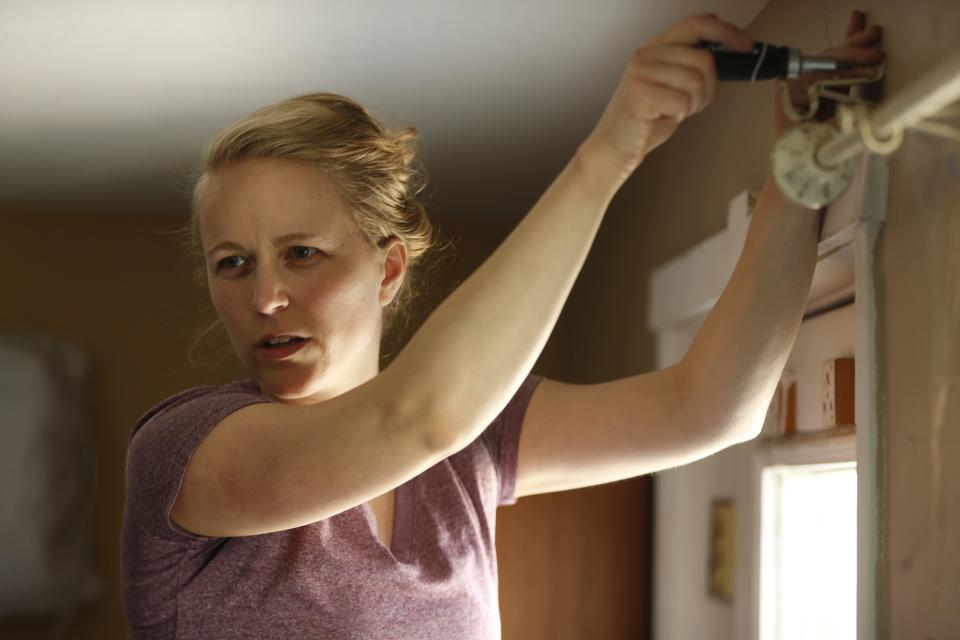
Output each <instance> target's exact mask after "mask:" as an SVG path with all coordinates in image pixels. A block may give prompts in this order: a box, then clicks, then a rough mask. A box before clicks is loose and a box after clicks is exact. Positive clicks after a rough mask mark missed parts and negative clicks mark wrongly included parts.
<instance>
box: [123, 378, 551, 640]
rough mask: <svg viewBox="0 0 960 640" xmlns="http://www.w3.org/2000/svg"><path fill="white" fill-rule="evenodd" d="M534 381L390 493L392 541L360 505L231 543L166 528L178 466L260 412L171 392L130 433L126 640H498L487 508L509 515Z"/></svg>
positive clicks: (196, 392) (232, 394) (248, 394)
mask: <svg viewBox="0 0 960 640" xmlns="http://www.w3.org/2000/svg"><path fill="white" fill-rule="evenodd" d="M539 381H540V377H538V376H535V375H533V374H531V375H529V376H528V377H527V379H526V380H525V381H524V383H523V384H522V385H521V387H520V389H519V390H518V391H517V393H516V394H515V395H514V397H513V398H512V399H511V401H510V403H509V404H508V405H507V407H506V408H505V409H504V411H503V412H502V413H501V414H500V415H499V416H498V417H497V418H496V419H495V420H494V421H493V422H492V423H491V424H490V426H489V427H487V429H486V430H485V431H484V432H483V433H482V434H481V435H480V436H479V437H478V438H477V439H476V440H474V442H473V443H471V444H470V445H468V446H467V447H466V448H464V449H463V450H461V451H459V452H457V453H456V454H454V455H452V456H450V457H448V458H447V459H446V460H444V461H442V462H440V463H438V464H436V465H434V466H433V467H431V468H430V469H428V470H426V471H424V472H423V473H422V474H420V475H419V476H417V477H415V478H413V479H411V480H409V481H408V482H406V483H405V484H403V485H401V486H399V487H397V489H396V508H395V516H394V530H393V541H392V544H391V548H389V549H388V548H387V547H385V546H384V545H383V544H382V543H381V542H380V539H379V538H378V537H377V534H376V518H375V517H374V515H373V512H372V511H371V510H370V508H369V507H367V506H366V505H360V506H357V507H354V508H352V509H349V510H347V511H344V512H343V513H339V514H337V515H335V516H332V517H330V518H325V519H323V520H320V521H318V522H315V523H312V524H309V525H305V526H302V527H297V528H295V529H288V530H286V531H278V532H274V533H269V534H263V535H255V536H244V537H237V538H212V537H206V536H198V535H194V534H192V533H189V532H187V531H185V530H183V529H181V528H180V527H178V526H177V525H176V524H175V523H174V522H173V521H171V520H170V509H171V508H172V507H173V502H174V500H175V499H176V495H177V492H178V491H179V488H180V483H181V481H182V479H183V475H184V472H185V470H186V467H187V463H188V462H189V460H190V457H191V456H192V455H193V453H194V451H196V449H197V447H198V446H199V444H200V442H201V441H202V440H203V439H204V438H205V437H206V435H207V434H208V433H209V432H210V431H211V430H212V429H213V427H214V426H216V424H217V423H219V422H220V421H221V420H222V419H223V418H224V417H226V416H227V415H229V414H230V413H231V412H233V411H236V410H238V409H240V408H241V407H245V406H247V405H250V404H253V403H258V402H269V401H270V400H269V398H267V397H266V396H264V395H263V394H262V393H261V392H260V390H259V387H258V386H257V383H256V382H255V381H254V380H253V379H249V380H238V381H234V382H231V383H228V384H225V385H221V386H207V387H197V388H194V389H189V390H187V391H183V392H181V393H179V394H177V395H175V396H173V397H171V398H169V399H167V400H165V401H163V402H161V403H160V404H158V405H157V406H155V407H154V408H152V409H151V410H150V411H148V412H147V413H146V414H144V416H143V417H141V418H140V420H138V421H137V423H136V425H135V426H134V427H133V429H132V431H131V434H130V440H129V443H128V450H127V463H126V504H125V508H124V514H123V531H122V542H121V565H122V580H123V604H124V609H125V612H126V616H127V622H128V625H129V630H130V638H131V640H146V639H150V640H153V639H158V640H159V639H163V640H173V639H174V638H176V639H178V640H187V639H193V638H197V639H203V640H216V639H219V638H230V639H231V640H242V639H247V638H250V639H253V638H256V639H257V640H265V639H273V638H277V639H280V638H283V639H286V640H297V639H307V638H309V639H311V640H314V639H331V640H332V639H336V640H353V639H356V640H360V639H362V640H377V639H387V638H389V639H390V640H400V639H405V638H417V639H421V640H432V639H436V640H457V639H460V638H463V639H467V638H469V639H470V640H480V639H490V640H493V639H495V638H500V611H499V605H498V599H497V559H496V549H495V546H494V529H495V522H496V508H497V506H498V505H509V504H513V503H515V502H516V497H515V495H514V487H515V481H516V464H517V447H518V444H519V439H520V427H521V424H522V421H523V415H524V413H525V412H526V408H527V404H528V403H529V400H530V397H531V395H532V394H533V391H534V389H535V387H536V385H537V384H538V382H539Z"/></svg>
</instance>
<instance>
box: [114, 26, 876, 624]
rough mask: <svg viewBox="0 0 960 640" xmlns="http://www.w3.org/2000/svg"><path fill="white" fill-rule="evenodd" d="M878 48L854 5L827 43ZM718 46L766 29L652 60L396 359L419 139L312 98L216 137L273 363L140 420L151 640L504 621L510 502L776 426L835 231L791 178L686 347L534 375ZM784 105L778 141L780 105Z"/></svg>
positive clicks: (140, 554) (214, 251) (202, 187)
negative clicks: (788, 366) (776, 403)
mask: <svg viewBox="0 0 960 640" xmlns="http://www.w3.org/2000/svg"><path fill="white" fill-rule="evenodd" d="M878 38H879V32H878V31H877V30H875V29H871V30H865V29H864V19H863V15H862V14H859V13H855V14H854V16H853V18H851V23H850V28H849V31H848V34H847V39H846V41H845V42H844V43H843V45H841V46H840V47H837V48H835V49H832V50H830V51H829V53H831V54H832V55H835V56H836V57H840V58H844V59H848V60H855V61H856V62H858V63H859V64H861V65H874V64H877V63H878V62H879V61H880V57H881V56H882V54H881V53H880V52H878V51H876V50H873V49H870V48H869V47H870V45H873V44H874V43H876V41H877V39H878ZM700 40H714V41H718V42H721V43H723V44H725V45H727V46H730V47H733V48H737V49H744V50H746V49H749V48H750V47H751V46H752V44H753V41H752V39H751V38H750V37H749V36H748V35H747V34H746V33H744V32H742V31H741V30H740V29H738V28H737V27H735V26H733V25H731V24H728V23H726V22H724V21H722V20H720V19H719V18H717V17H716V16H714V15H709V14H708V15H700V16H693V17H690V18H688V19H685V20H683V21H682V22H681V23H679V24H677V25H676V26H674V27H673V28H671V29H670V30H668V31H666V32H665V33H663V34H661V35H660V36H658V37H657V38H655V39H653V40H652V41H651V42H649V43H647V44H646V45H644V46H643V47H641V48H640V49H638V50H637V51H636V52H635V54H634V55H633V57H632V59H631V61H630V63H629V65H628V67H627V70H626V72H625V73H624V76H623V78H622V81H621V83H620V85H619V86H618V88H617V90H616V92H615V93H614V95H613V98H612V100H611V101H610V103H609V105H608V107H607V109H606V110H605V112H604V113H603V115H602V117H601V118H600V121H599V122H598V124H597V125H596V128H595V129H594V130H593V131H592V132H591V134H590V136H588V138H587V139H586V140H585V141H584V142H583V143H582V145H581V146H580V147H579V148H578V150H577V152H576V154H575V155H574V157H573V158H572V159H571V160H570V162H569V164H568V165H567V166H566V167H565V168H564V169H563V171H562V172H561V173H560V175H559V176H558V177H557V179H556V180H555V181H554V182H553V184H551V185H550V187H549V188H548V189H547V191H546V193H545V194H544V195H543V197H542V198H541V199H540V200H539V201H538V202H537V204H536V206H535V207H534V208H533V209H532V210H531V211H530V212H529V214H528V215H527V216H526V217H525V218H524V219H523V221H522V222H521V223H520V224H519V225H518V226H517V227H516V228H515V229H514V231H513V232H512V233H511V234H510V236H509V237H508V238H507V239H506V240H505V241H504V242H503V244H502V245H501V246H500V247H499V248H498V249H497V250H496V251H495V252H494V253H493V254H492V255H491V256H490V258H489V259H488V260H487V261H486V262H485V263H484V264H483V265H482V266H481V267H480V268H479V269H478V270H477V271H476V272H475V273H474V274H472V275H471V276H470V278H468V279H467V280H466V281H465V282H463V283H462V284H461V285H460V286H459V287H458V288H457V289H456V290H455V291H454V292H453V293H452V294H451V295H450V296H449V297H448V298H447V299H446V300H445V301H444V302H443V303H442V304H441V305H440V306H439V307H438V308H437V309H436V310H435V311H434V312H433V313H432V314H431V315H430V316H429V318H428V319H427V320H426V321H425V322H424V324H423V326H422V327H421V328H420V329H419V331H418V332H417V333H416V334H415V335H414V336H413V338H412V339H411V340H410V341H409V343H408V344H407V346H406V347H405V348H404V349H403V351H402V352H401V353H400V354H399V355H398V356H397V357H396V359H395V360H394V361H393V362H392V363H391V364H390V366H388V367H387V368H385V369H384V370H383V371H379V370H378V369H379V365H378V361H379V349H380V337H381V334H382V332H383V330H384V327H385V326H388V325H389V324H390V323H391V322H392V321H393V320H394V318H395V316H396V315H397V314H398V313H400V312H402V310H403V308H404V305H406V304H407V302H408V301H409V298H410V294H411V293H412V290H411V288H410V287H411V285H410V282H411V280H410V279H409V278H408V274H409V273H410V272H411V271H410V270H411V269H412V268H413V267H414V266H415V264H416V263H417V262H418V261H419V259H420V257H421V256H422V255H423V254H424V252H425V251H426V250H427V249H428V248H429V247H430V245H431V243H432V239H431V238H432V235H431V230H430V224H429V222H428V221H427V219H426V217H425V215H424V212H423V209H422V207H420V206H419V205H418V204H417V203H416V202H414V201H413V197H412V196H413V195H414V193H415V191H416V187H417V185H416V183H415V178H416V175H415V174H414V173H413V172H412V170H411V168H410V163H411V159H412V152H411V151H410V150H409V149H408V148H407V147H406V146H405V144H406V142H408V141H409V140H410V139H411V133H410V132H409V131H408V132H404V133H401V134H400V135H394V134H392V133H390V132H388V131H385V130H383V128H382V127H381V126H380V125H379V124H377V123H376V122H375V121H374V120H373V119H372V118H371V117H370V115H369V114H368V113H367V112H366V111H365V110H364V109H363V108H362V107H360V106H359V105H357V104H356V103H354V102H352V101H350V100H349V99H346V98H343V97H341V96H334V95H331V94H312V95H307V96H302V97H300V98H295V99H292V100H288V101H285V102H283V103H280V104H278V105H272V106H270V107H266V108H264V109H261V110H259V111H257V112H255V113H254V114H252V115H251V116H249V117H248V118H246V119H244V120H242V121H240V122H239V123H236V124H234V125H233V126H231V127H230V128H229V129H227V130H226V131H224V132H223V133H221V134H220V135H219V136H218V137H217V138H216V139H215V140H214V141H213V142H212V143H211V145H210V147H209V148H208V149H207V152H206V154H205V156H204V164H203V175H202V178H201V179H200V180H199V181H198V183H197V187H196V190H195V194H194V196H195V197H194V210H193V224H192V228H193V229H194V231H195V239H196V243H197V246H198V249H199V250H200V253H201V254H202V256H203V265H204V269H205V271H204V273H205V277H206V280H207V284H208V287H209V291H210V295H211V299H212V301H213V304H214V306H215V308H216V310H217V313H218V315H219V317H220V319H221V320H222V322H223V324H224V327H225V328H226V331H227V333H228V335H229V337H230V340H231V343H232V345H233V348H234V350H235V351H236V353H237V356H238V357H239V359H240V361H241V362H242V363H243V364H244V366H245V367H246V368H247V369H248V370H249V372H250V374H251V376H252V378H251V379H249V380H239V381H235V382H232V383H229V384H226V385H222V386H218V387H200V388H195V389H190V390H187V391H184V392H182V393H180V394H178V395H176V396H174V397H172V398H169V399H167V400H165V401H164V402H162V403H160V404H159V405H157V406H156V407H154V408H153V409H151V410H150V411H149V412H147V414H145V415H144V416H143V417H142V418H141V419H140V420H139V421H138V423H137V424H136V425H135V427H134V429H133V432H132V434H131V439H130V445H129V451H128V458H127V502H126V510H125V514H124V525H123V526H124V529H123V550H122V559H123V578H124V604H125V608H126V611H127V615H128V619H129V624H130V630H131V637H132V638H206V639H210V638H408V637H416V638H443V639H450V638H496V637H499V633H500V624H499V612H498V608H497V573H496V569H497V567H496V556H495V547H494V525H495V515H496V507H497V506H498V505H502V504H512V503H513V502H515V501H516V499H517V498H518V497H519V496H522V495H530V494H535V493H544V492H549V491H560V490H565V489H572V488H576V487H584V486H589V485H596V484H601V483H606V482H611V481H614V480H619V479H624V478H629V477H633V476H638V475H642V474H645V473H649V472H652V471H656V470H658V469H663V468H667V467H672V466H676V465H679V464H683V463H686V462H690V461H692V460H696V459H698V458H701V457H703V456H705V455H709V454H710V453H713V452H715V451H717V450H719V449H722V448H724V447H726V446H729V445H731V444H734V443H737V442H741V441H743V440H746V439H749V438H752V437H754V436H755V435H756V434H757V432H758V429H759V427H760V424H761V422H762V419H763V415H764V413H765V410H766V407H767V403H768V402H769V399H770V396H771V394H772V392H773V389H774V386H775V385H776V382H777V380H778V378H779V375H780V373H781V370H782V368H783V365H784V363H785V361H786V358H787V355H788V353H789V350H790V347H791V344H792V342H793V340H794V338H795V336H796V332H797V330H798V327H799V323H800V318H801V314H802V309H803V306H804V301H805V298H806V294H807V289H808V287H809V284H810V281H811V278H812V274H813V269H814V264H815V260H816V244H817V233H818V222H819V221H818V216H817V215H816V213H815V212H810V211H806V210H802V209H799V208H798V207H796V206H794V205H792V204H790V203H788V202H787V201H786V200H785V198H784V197H783V196H782V195H781V194H780V193H779V191H778V190H777V188H776V185H775V184H774V183H773V182H772V180H771V179H769V177H768V180H767V184H766V185H765V187H764V189H763V192H762V195H761V197H760V201H759V202H758V204H757V207H756V210H755V212H754V214H753V217H752V222H751V229H750V233H749V237H748V240H747V244H746V247H745V249H744V254H743V256H742V259H741V261H740V264H739V265H738V267H737V271H736V273H735V274H734V276H733V277H732V279H731V282H730V285H729V287H728V288H727V290H726V292H725V293H724V295H723V297H722V298H721V299H720V301H719V302H718V303H717V305H716V308H715V309H714V310H713V312H712V313H711V315H710V317H709V318H708V320H707V322H706V323H705V324H704V326H703V328H702V330H701V332H700V334H699V336H698V337H697V340H696V341H695V342H694V344H693V345H692V347H691V349H690V352H689V354H688V355H687V357H686V358H685V359H684V361H683V362H681V363H679V364H678V365H676V366H674V367H671V368H669V369H665V370H662V371H655V372H651V373H646V374H643V375H638V376H633V377H630V378H625V379H622V380H615V381H611V382H607V383H603V384H595V385H589V386H578V385H569V384H562V383H560V382H557V381H553V380H547V379H541V378H540V377H539V376H535V375H532V374H530V373H529V372H530V369H531V367H532V366H533V364H534V362H535V361H536V359H537V357H538V355H539V354H540V352H541V349H542V348H543V346H544V344H545V343H546V341H547V338H548V336H549V334H550V332H551V330H552V328H553V326H554V323H555V321H556V319H557V317H558V315H559V313H560V310H561V308H562V306H563V303H564V301H565V300H566V297H567V295H568V293H569V291H570V289H571V287H572V285H573V282H574V279H575V278H576V276H577V274H578V272H579V270H580V268H581V266H582V265H583V262H584V260H585V258H586V255H587V252H588V250H589V248H590V245H591V243H592V241H593V239H594V236H595V234H596V231H597V228H598V227H599V225H600V222H601V220H602V218H603V214H604V211H605V209H606V207H607V205H608V203H609V202H610V199H611V198H612V197H613V195H614V194H615V193H616V191H617V189H618V188H619V187H620V186H621V185H622V184H623V182H624V180H626V178H627V177H628V176H629V175H630V174H631V173H632V172H633V171H634V170H635V169H636V168H637V166H639V165H640V164H641V163H642V161H643V159H644V158H645V157H646V155H647V154H649V153H650V152H651V151H652V150H653V149H655V148H656V147H657V146H659V145H661V144H663V143H664V142H665V141H666V140H667V139H668V138H669V137H670V136H671V135H672V134H673V132H674V131H675V130H676V128H677V127H678V125H679V124H680V122H682V121H683V120H684V119H686V118H688V117H690V116H691V115H693V114H695V113H699V112H700V111H702V110H703V109H704V108H705V107H706V106H707V105H708V104H709V103H710V101H711V99H712V97H713V94H714V89H715V85H716V74H715V70H714V67H713V62H712V59H711V58H710V56H709V54H708V53H706V52H705V51H704V50H702V49H699V48H696V47H694V46H692V45H694V44H695V43H697V42H698V41H700ZM871 71H872V69H869V68H867V69H865V68H859V69H857V70H854V71H851V72H849V73H855V74H864V73H865V72H871ZM808 81H809V80H807V82H808ZM791 89H792V90H793V91H792V93H793V95H796V96H800V97H801V98H802V96H803V92H802V90H801V89H802V85H800V84H799V83H794V85H793V86H792V87H791ZM775 120H776V122H775V126H776V127H777V129H778V132H779V129H781V128H783V127H784V125H785V122H784V120H783V116H782V114H781V113H780V112H779V107H778V106H775ZM718 377H719V378H721V379H722V380H723V382H722V383H717V382H714V383H712V384H704V380H705V379H713V378H718ZM692 389H697V393H696V394H693V393H691V390H692ZM732 390H736V391H738V392H739V393H733V392H732Z"/></svg>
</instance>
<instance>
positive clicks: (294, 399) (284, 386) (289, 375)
mask: <svg viewBox="0 0 960 640" xmlns="http://www.w3.org/2000/svg"><path fill="white" fill-rule="evenodd" d="M257 381H258V382H259V383H260V389H261V390H262V391H263V392H264V393H265V394H266V395H268V396H270V397H271V398H273V399H274V400H276V401H277V402H284V403H288V404H309V403H310V400H309V396H310V395H311V393H312V392H313V389H312V388H311V387H312V384H311V383H312V382H314V379H313V377H312V376H310V375H307V374H306V372H302V371H297V372H294V371H282V372H280V371H278V372H274V371H271V372H268V373H266V374H265V375H262V376H259V377H258V380H257Z"/></svg>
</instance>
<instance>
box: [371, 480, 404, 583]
mask: <svg viewBox="0 0 960 640" xmlns="http://www.w3.org/2000/svg"><path fill="white" fill-rule="evenodd" d="M415 481H416V478H415V477H414V478H410V479H409V480H407V481H406V482H404V483H403V484H402V485H400V486H399V487H397V488H396V489H394V493H393V500H394V503H393V535H392V536H391V539H390V546H389V547H387V546H386V545H384V544H383V541H381V540H380V536H379V535H378V531H377V527H378V524H377V517H376V515H375V514H374V513H373V509H372V508H370V505H369V504H367V503H366V502H364V503H363V504H362V505H360V507H361V509H363V512H364V515H365V516H366V518H367V520H368V522H369V525H370V537H371V538H372V539H373V541H374V543H375V544H376V545H377V547H379V548H380V549H382V550H383V551H384V552H385V553H387V554H389V556H390V558H391V559H392V560H393V561H394V562H396V563H398V564H409V563H410V562H411V557H410V550H411V548H412V542H413V520H414V518H413V516H414V509H415V507H416V491H415V490H414V488H415V487H414V484H415Z"/></svg>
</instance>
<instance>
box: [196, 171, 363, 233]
mask: <svg viewBox="0 0 960 640" xmlns="http://www.w3.org/2000/svg"><path fill="white" fill-rule="evenodd" d="M198 205H199V211H198V215H199V225H200V232H201V237H202V238H203V239H204V240H205V242H210V243H215V242H219V241H220V239H226V240H234V241H237V240H239V239H238V238H233V237H230V238H220V237H221V236H234V235H242V236H249V235H254V236H258V237H259V236H261V235H263V234H266V235H269V236H270V237H271V238H272V237H275V236H278V235H285V234H291V233H314V234H324V235H330V236H340V235H343V234H344V233H349V232H350V231H351V229H350V227H351V226H353V225H352V217H351V216H350V215H349V212H348V210H347V207H346V205H345V203H344V202H343V199H342V198H341V197H340V194H339V193H338V192H337V190H336V188H335V187H334V185H333V182H332V180H331V179H330V178H329V177H328V176H327V175H326V174H324V173H323V172H322V171H320V170H319V169H318V168H316V167H312V166H309V165H306V164H305V163H292V162H289V161H278V160H256V161H243V162H242V163H235V164H233V165H230V166H227V167H223V168H221V169H218V170H216V171H215V172H212V173H210V174H209V175H208V176H207V179H206V182H205V184H204V185H203V186H202V189H201V191H200V198H199V202H198ZM218 238H220V239H218Z"/></svg>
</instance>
